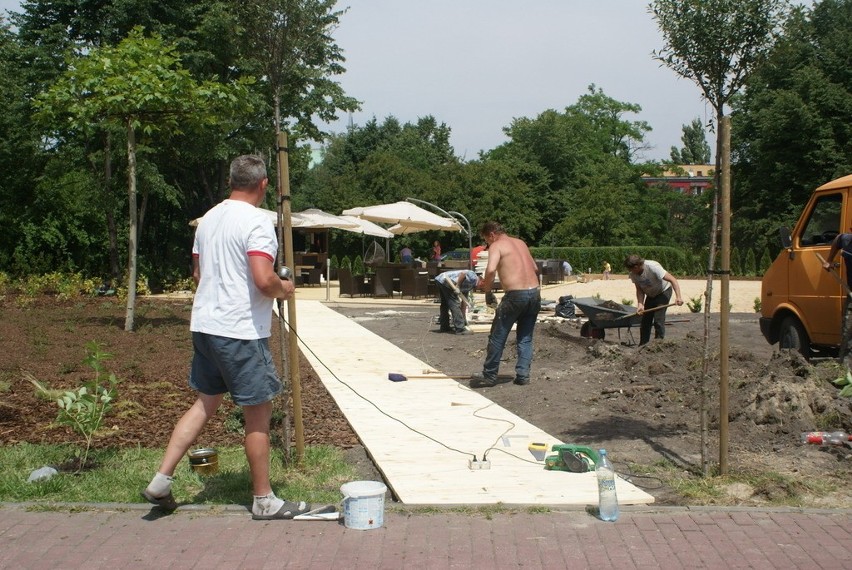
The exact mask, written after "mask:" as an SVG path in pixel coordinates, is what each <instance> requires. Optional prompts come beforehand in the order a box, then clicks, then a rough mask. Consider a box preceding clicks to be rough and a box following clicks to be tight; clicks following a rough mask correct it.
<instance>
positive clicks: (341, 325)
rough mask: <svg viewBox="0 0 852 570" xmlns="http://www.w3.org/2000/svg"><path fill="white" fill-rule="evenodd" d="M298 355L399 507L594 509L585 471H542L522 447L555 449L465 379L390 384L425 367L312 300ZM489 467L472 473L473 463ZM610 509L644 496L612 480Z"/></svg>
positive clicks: (591, 482) (303, 309)
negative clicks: (614, 502) (614, 494)
mask: <svg viewBox="0 0 852 570" xmlns="http://www.w3.org/2000/svg"><path fill="white" fill-rule="evenodd" d="M297 315H298V317H297V331H298V335H299V338H300V347H301V348H302V352H303V354H305V356H306V358H307V359H308V360H309V362H310V363H311V365H312V366H313V367H314V370H315V371H316V373H317V375H318V376H319V377H320V379H321V380H322V382H323V384H324V385H325V387H326V389H327V390H328V392H329V394H330V395H331V397H332V398H333V399H334V400H335V402H336V403H337V405H338V406H339V407H340V409H341V410H342V411H343V414H344V415H345V416H346V419H347V420H348V421H349V423H350V424H351V425H352V428H353V429H354V430H355V432H356V433H357V434H358V437H359V438H360V440H361V442H362V444H363V445H364V447H365V448H366V449H367V451H368V453H369V454H370V456H371V457H372V458H373V461H374V462H375V464H376V466H377V467H378V469H379V470H380V471H381V473H382V475H383V476H384V478H385V482H386V483H387V484H388V485H389V487H390V488H391V490H392V492H393V494H394V496H395V497H396V498H397V499H398V500H399V501H401V502H402V503H406V504H420V505H484V504H497V503H502V504H506V505H548V506H577V505H596V504H597V497H598V494H597V483H596V479H595V474H594V473H593V472H589V473H568V472H563V471H548V470H545V469H544V466H543V463H542V462H541V461H537V460H536V459H535V458H534V457H533V455H532V454H531V452H530V451H529V449H528V445H529V443H531V442H541V443H546V444H547V445H548V449H549V446H550V445H552V444H554V443H562V442H560V441H559V440H558V439H556V438H555V437H553V436H551V435H550V434H547V433H545V432H544V431H542V430H541V429H539V428H537V427H536V426H534V425H532V424H530V423H528V422H526V421H524V420H523V419H521V418H519V417H517V416H515V415H514V414H512V413H510V412H509V411H507V410H506V409H504V408H502V407H500V406H498V405H497V404H495V403H494V402H492V401H491V400H488V399H487V398H485V397H484V396H483V395H482V394H480V393H479V392H476V391H474V390H471V389H470V388H469V387H468V386H467V385H466V384H467V382H466V381H462V382H458V381H455V380H453V379H451V378H443V379H441V378H434V379H432V378H430V379H426V380H414V379H412V380H408V381H405V382H391V381H390V380H388V374H389V373H390V372H395V373H400V374H404V375H405V376H413V375H422V374H423V371H424V370H426V369H428V366H427V365H426V364H425V363H424V362H422V361H420V360H418V359H417V358H416V357H414V356H412V355H410V354H408V353H406V352H404V351H403V350H402V349H400V348H398V347H396V346H395V345H393V344H392V343H390V342H389V341H387V340H385V339H383V338H381V337H379V336H378V335H376V334H374V333H372V332H370V331H368V330H366V329H365V328H363V327H362V326H360V325H359V324H357V323H356V322H355V321H353V320H352V319H350V318H347V317H345V316H343V315H341V314H340V313H337V312H336V311H334V310H332V309H330V308H328V307H326V306H325V305H323V304H322V303H321V302H319V301H310V300H304V301H303V300H300V301H298V305H297ZM484 456H485V457H487V459H488V461H489V462H490V464H491V465H490V469H486V470H482V469H478V470H472V469H471V468H470V467H469V460H471V459H473V458H476V459H477V462H481V461H482V459H483V457H484ZM617 490H618V498H619V502H620V503H621V504H623V505H635V504H649V503H652V502H653V501H654V498H653V497H652V496H651V495H649V494H647V493H645V492H644V491H642V490H640V489H638V488H637V487H636V486H634V485H632V484H630V483H629V482H627V481H624V480H623V479H618V481H617Z"/></svg>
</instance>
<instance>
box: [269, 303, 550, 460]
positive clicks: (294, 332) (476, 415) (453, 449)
mask: <svg viewBox="0 0 852 570" xmlns="http://www.w3.org/2000/svg"><path fill="white" fill-rule="evenodd" d="M279 318H280V319H281V321H282V322H284V324H285V325H287V328H288V329H289V330H291V331H293V334H294V335H295V336H296V338H297V339H298V340H299V342H301V343H302V345H303V346H304V347H305V348H306V349H307V350H308V352H310V353H311V355H313V357H314V358H316V359H317V361H318V362H319V363H320V364H321V365H322V367H323V368H325V369H326V370H327V371H328V372H329V373H330V374H331V375H332V377H333V378H334V379H335V380H337V381H338V382H340V383H341V384H343V385H344V386H346V387H347V388H349V390H350V391H351V392H352V393H353V394H355V395H356V396H358V397H359V398H361V399H362V400H364V401H365V402H367V403H368V404H370V405H371V406H373V407H374V408H375V409H376V410H377V411H378V412H379V413H381V414H382V415H383V416H385V417H387V418H389V419H391V420H393V421H395V422H397V423H399V424H400V425H402V426H404V427H405V428H406V429H408V430H410V431H411V432H413V433H416V434H418V435H421V436H423V437H425V438H426V439H428V440H430V441H433V442H435V443H437V444H438V445H440V446H441V447H444V448H445V449H447V450H449V451H452V452H455V453H460V454H462V455H468V456H471V457H472V458H473V460H474V461H477V460H478V457H477V455H476V454H475V453H471V452H469V451H462V450H460V449H456V448H454V447H451V446H449V445H447V444H445V443H444V442H442V441H439V440H437V439H435V438H434V437H432V436H430V435H427V434H425V433H423V432H421V431H419V430H417V429H415V428H413V427H411V426H410V425H408V424H407V423H405V422H404V421H402V420H401V419H399V418H397V417H394V416H392V415H390V414H388V413H387V412H385V411H384V410H382V409H381V408H380V407H379V406H378V405H376V403H375V402H373V401H372V400H370V399H369V398H367V397H366V396H364V395H363V394H361V393H360V392H358V391H357V390H356V389H355V388H353V387H352V386H351V385H349V384H348V383H346V382H344V381H343V380H341V379H340V378H339V377H338V376H337V374H335V373H334V371H333V370H332V369H331V368H329V367H328V365H326V364H325V362H323V361H322V359H321V358H320V357H319V356H317V354H316V353H315V352H314V351H313V350H312V349H311V347H310V346H309V345H308V343H306V342H305V341H304V339H302V337H300V336H299V333H298V332H296V331H295V330H293V328H292V327H291V326H290V323H289V322H288V321H287V319H285V318H284V316H283V313H280V312H279ZM429 324H430V325H431V324H432V317H430V322H429ZM426 330H427V331H428V330H429V329H428V328H427V329H426ZM421 338H422V340H425V334H424V336H423V337H421ZM421 348H423V343H422V342H421ZM423 351H424V353H425V349H423ZM426 364H428V365H429V366H430V367H431V368H434V367H433V366H432V365H431V363H429V362H426ZM458 387H459V389H462V390H467V391H473V390H471V389H470V388H469V387H467V386H464V385H462V384H458ZM493 405H494V402H490V403H488V404H487V405H485V406H483V407H481V408H479V409H477V410H474V411H473V412H472V415H473V416H474V417H476V418H479V419H484V420H492V421H499V422H506V423H508V424H509V427H508V428H507V429H506V430H504V431H503V432H502V433H501V434H500V435H499V436H497V439H495V440H494V443H493V444H492V445H491V446H490V447H488V448H487V449H486V450H485V451H484V452H483V453H482V460H483V461H485V460H486V459H487V455H488V453H489V452H490V451H491V450H497V451H502V452H503V453H505V454H506V455H508V456H510V457H514V458H515V459H517V460H519V461H523V462H525V463H533V464H535V465H539V464H540V462H538V461H530V460H528V459H524V458H522V457H518V456H517V455H514V454H513V453H509V452H508V451H506V450H504V449H500V448H499V447H496V445H497V442H498V441H500V439H502V438H503V436H505V435H506V434H507V433H509V432H510V431H512V430H513V429H515V427H517V426H516V425H515V423H514V422H512V421H511V420H507V419H503V418H493V417H488V416H481V415H478V412H480V411H482V410H484V409H486V408H488V407H490V406H493Z"/></svg>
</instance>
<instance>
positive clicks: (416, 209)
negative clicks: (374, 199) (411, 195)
mask: <svg viewBox="0 0 852 570" xmlns="http://www.w3.org/2000/svg"><path fill="white" fill-rule="evenodd" d="M343 215H344V216H356V217H358V218H362V219H364V220H369V221H371V222H377V223H380V224H396V225H399V226H401V227H403V228H410V229H414V228H418V229H417V230H415V231H423V230H441V231H449V232H460V231H462V227H461V226H460V225H459V224H458V222H456V221H455V220H453V219H452V218H444V217H441V216H439V215H438V214H433V213H432V212H430V211H429V210H425V209H423V208H421V207H420V206H417V205H415V204H412V203H411V202H394V203H392V204H378V205H375V206H362V207H358V208H350V209H348V210H343ZM400 233H404V232H402V231H401V232H400Z"/></svg>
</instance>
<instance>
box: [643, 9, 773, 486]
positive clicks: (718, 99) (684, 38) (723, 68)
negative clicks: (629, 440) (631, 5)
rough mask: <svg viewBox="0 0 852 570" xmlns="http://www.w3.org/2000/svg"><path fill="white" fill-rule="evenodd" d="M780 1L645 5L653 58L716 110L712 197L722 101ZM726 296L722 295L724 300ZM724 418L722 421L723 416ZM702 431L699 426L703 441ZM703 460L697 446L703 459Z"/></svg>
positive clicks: (762, 40)
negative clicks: (656, 46)
mask: <svg viewBox="0 0 852 570" xmlns="http://www.w3.org/2000/svg"><path fill="white" fill-rule="evenodd" d="M785 7H786V2H785V0H654V1H653V2H652V3H651V5H650V6H649V9H650V11H651V13H652V14H653V16H654V19H656V20H657V25H658V27H659V28H660V31H661V32H662V33H663V38H664V41H665V45H664V47H663V49H661V50H659V51H655V52H654V58H655V59H657V60H659V61H661V62H662V63H663V64H664V65H666V66H667V67H669V68H671V69H672V70H674V71H675V72H676V73H677V74H678V75H680V76H682V77H685V78H687V79H690V80H692V81H694V82H695V83H696V84H697V85H698V86H699V88H700V89H701V91H702V93H703V94H704V97H705V98H706V99H707V101H708V102H709V103H710V105H712V106H713V110H714V111H715V113H716V127H717V129H716V174H715V184H714V191H715V195H716V196H717V198H718V195H719V194H718V193H719V189H720V186H721V184H720V181H721V173H722V168H721V161H722V144H723V139H722V137H723V133H722V129H721V128H720V125H721V124H722V118H723V117H724V116H725V106H726V105H728V104H729V103H730V101H731V98H732V97H733V96H734V95H735V94H736V93H737V92H738V91H739V90H740V89H742V87H743V85H744V84H745V82H746V80H747V79H748V77H749V75H750V74H751V73H752V72H753V71H754V69H755V68H756V67H758V66H760V65H761V64H762V63H763V62H764V61H766V58H767V57H768V54H769V52H770V50H771V48H772V46H773V45H774V43H775V40H776V38H777V36H778V34H779V32H780V29H781V23H782V21H783V18H784V15H785ZM715 203H718V199H717V200H716V202H715ZM717 214H718V212H717V208H716V207H715V206H714V208H713V220H714V221H713V223H712V224H711V235H710V254H709V264H708V268H709V269H711V270H712V269H713V268H714V267H715V263H714V261H715V257H716V255H715V254H716V227H717V226H716V219H717V217H718V216H717ZM725 253H726V252H725ZM723 269H728V268H723ZM712 291H713V279H712V273H708V276H707V290H706V293H705V297H706V299H705V301H706V304H705V310H704V335H705V341H706V340H707V337H708V336H709V330H710V312H709V310H710V309H709V307H710V302H711V298H712ZM726 301H727V300H726V299H722V302H723V303H724V302H726ZM707 346H709V343H707ZM708 363H709V348H707V349H705V353H704V364H703V366H704V370H703V375H704V378H707V366H708ZM702 402H703V400H702ZM725 405H727V402H726V403H725ZM705 414H706V408H704V407H703V405H702V427H704V426H706V423H705ZM723 421H724V422H727V417H725V418H724V419H723ZM724 433H727V432H726V431H725V432H724ZM703 435H704V430H703V429H702V441H703ZM726 447H727V443H726V442H722V443H721V444H720V448H721V449H722V451H721V453H720V463H721V469H722V472H723V473H725V472H726V469H727V464H726V461H725V460H724V459H723V458H725V457H727V449H726ZM703 460H704V447H703V446H702V463H704V461H703ZM705 467H706V466H705Z"/></svg>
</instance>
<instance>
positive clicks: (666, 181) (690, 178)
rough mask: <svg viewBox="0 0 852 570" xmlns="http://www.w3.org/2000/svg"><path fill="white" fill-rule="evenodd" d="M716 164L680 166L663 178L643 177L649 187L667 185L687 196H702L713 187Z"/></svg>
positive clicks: (665, 174) (665, 172) (667, 171)
mask: <svg viewBox="0 0 852 570" xmlns="http://www.w3.org/2000/svg"><path fill="white" fill-rule="evenodd" d="M715 167H716V166H715V165H714V164H679V165H676V166H671V167H669V170H666V171H664V172H663V175H662V176H647V175H646V176H643V177H642V179H643V180H644V181H645V184H646V185H648V186H657V185H665V186H668V187H669V188H671V189H672V190H676V191H678V192H680V193H681V194H686V195H687V196H701V194H703V193H704V191H705V190H709V189H710V188H712V186H713V172H714V169H715Z"/></svg>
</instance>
